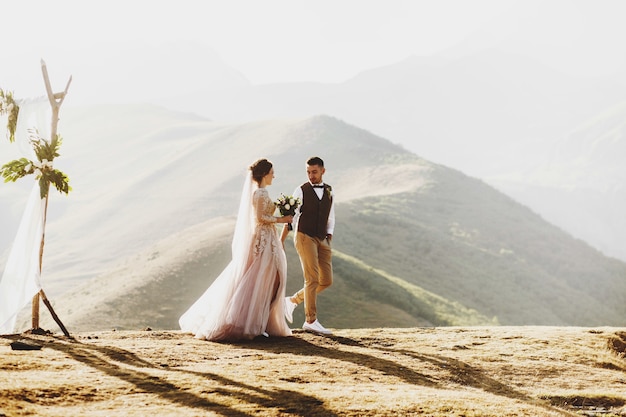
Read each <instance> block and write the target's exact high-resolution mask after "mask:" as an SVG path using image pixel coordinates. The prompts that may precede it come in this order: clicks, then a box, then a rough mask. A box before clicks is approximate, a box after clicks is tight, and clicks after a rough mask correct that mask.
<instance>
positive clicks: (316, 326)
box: [302, 319, 333, 334]
mask: <svg viewBox="0 0 626 417" xmlns="http://www.w3.org/2000/svg"><path fill="white" fill-rule="evenodd" d="M302 328H303V329H304V330H306V331H307V332H313V333H319V334H333V332H331V331H330V330H328V329H326V328H324V326H322V323H320V322H319V321H317V319H316V320H315V321H314V322H313V323H307V322H306V321H305V322H304V324H303V325H302Z"/></svg>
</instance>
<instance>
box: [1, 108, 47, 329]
mask: <svg viewBox="0 0 626 417" xmlns="http://www.w3.org/2000/svg"><path fill="white" fill-rule="evenodd" d="M18 104H19V106H20V112H19V115H18V120H17V127H16V129H15V142H16V144H17V145H18V148H19V150H20V153H21V154H22V156H23V157H25V158H27V159H29V160H31V161H33V160H35V158H36V157H35V152H34V150H33V148H32V145H31V143H30V141H29V133H28V130H29V129H37V131H38V132H39V136H41V137H43V138H48V135H49V127H48V123H49V122H50V114H51V109H50V103H49V101H48V98H47V97H41V98H36V99H29V100H23V101H21V102H19V103H18ZM7 162H8V161H7ZM29 177H30V178H31V180H32V179H34V177H32V176H29ZM29 177H26V178H25V179H24V181H27V180H28V178H29ZM44 204H45V201H44V200H42V199H41V197H40V192H39V184H38V182H37V181H35V183H34V185H33V190H32V191H31V193H30V196H29V198H28V202H27V204H26V209H25V210H24V214H23V215H22V220H21V222H20V225H19V228H18V231H17V236H16V238H15V240H14V241H13V245H12V247H11V252H10V253H9V257H8V259H7V263H6V266H5V268H4V273H3V274H2V278H1V279H0V334H11V333H13V332H14V331H15V322H16V320H17V315H18V313H19V312H20V310H21V309H22V308H24V306H26V305H27V304H28V303H29V302H30V301H31V300H32V298H33V296H35V294H37V293H38V292H39V290H41V276H40V274H41V271H40V270H39V250H40V246H41V239H42V237H43V232H44V230H43V227H44V225H43V217H44V210H45V207H44Z"/></svg>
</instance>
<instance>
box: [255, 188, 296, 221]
mask: <svg viewBox="0 0 626 417" xmlns="http://www.w3.org/2000/svg"><path fill="white" fill-rule="evenodd" d="M253 204H254V208H255V212H256V219H257V221H258V222H259V223H289V222H291V220H292V219H293V217H292V216H282V217H276V216H271V215H268V214H266V213H268V212H269V210H267V207H268V206H270V205H271V206H274V203H273V202H272V200H271V199H270V198H269V196H268V195H267V194H266V195H263V193H262V192H261V190H260V189H259V190H256V191H255V192H254V197H253Z"/></svg>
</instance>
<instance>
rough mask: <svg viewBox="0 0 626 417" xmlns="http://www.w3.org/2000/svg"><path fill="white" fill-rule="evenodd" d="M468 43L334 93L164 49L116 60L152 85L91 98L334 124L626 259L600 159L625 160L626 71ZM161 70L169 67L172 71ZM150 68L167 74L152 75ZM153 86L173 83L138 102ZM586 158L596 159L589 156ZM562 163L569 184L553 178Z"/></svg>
mask: <svg viewBox="0 0 626 417" xmlns="http://www.w3.org/2000/svg"><path fill="white" fill-rule="evenodd" d="M476 42H479V41H475V40H473V39H468V40H467V42H466V43H465V44H463V45H459V46H457V47H455V48H452V49H450V50H447V51H444V52H442V53H439V54H437V55H432V56H427V57H424V56H413V57H410V58H407V59H406V60H404V61H401V62H398V63H395V64H392V65H388V66H384V67H380V68H374V69H370V70H367V71H364V72H362V73H360V74H357V75H355V76H354V77H353V78H351V79H348V80H346V81H344V82H341V83H335V84H332V83H327V84H324V83H285V84H267V85H251V84H250V83H249V82H247V81H246V80H245V78H243V77H242V76H241V74H240V73H239V72H238V71H236V70H235V69H232V68H229V67H228V66H227V65H225V64H224V62H222V61H221V60H220V59H219V57H217V56H215V54H212V53H211V51H210V50H207V49H206V48H201V47H199V46H198V45H196V47H195V48H192V47H189V45H186V46H181V45H177V46H176V47H172V48H170V49H166V50H164V51H161V52H162V53H161V54H159V55H158V60H157V58H156V55H157V51H148V52H144V54H147V55H139V53H137V55H136V56H135V57H132V56H131V57H125V58H124V60H120V61H119V62H120V63H123V64H124V67H126V66H127V64H128V63H129V62H137V64H135V65H132V67H141V68H143V67H142V66H141V65H140V64H139V63H140V62H157V63H158V64H159V65H153V66H151V67H150V70H149V71H148V69H146V74H151V75H150V76H149V77H138V76H137V77H136V78H135V79H136V80H137V82H135V83H134V84H133V87H132V88H131V89H130V90H129V91H123V90H122V89H121V88H120V87H119V86H120V85H125V84H124V83H123V82H121V81H120V79H121V76H120V78H117V79H116V78H113V79H111V80H109V81H107V83H106V85H104V86H102V87H101V89H102V94H101V95H99V96H100V97H102V98H108V100H133V101H141V100H145V101H149V102H151V103H154V104H157V105H161V106H165V107H167V108H170V109H173V110H177V111H183V112H190V113H194V114H198V115H200V116H202V117H206V118H209V119H212V120H219V121H224V122H228V123H244V122H248V121H254V120H268V119H269V120H271V119H283V118H307V117H312V116H315V115H318V114H328V115H332V116H333V117H337V118H339V119H341V120H343V121H345V122H347V123H350V124H352V125H354V126H359V127H361V128H364V129H367V130H368V131H370V132H372V133H374V134H377V135H379V136H381V137H385V138H389V139H390V140H392V141H393V142H394V143H397V144H400V145H402V146H403V147H404V148H406V149H407V150H409V151H412V152H414V153H415V154H417V155H420V156H421V157H423V158H425V159H428V160H430V161H433V162H436V163H440V164H443V165H445V166H448V167H452V168H454V169H458V170H460V171H462V172H464V173H466V174H468V175H470V176H473V177H477V178H480V179H482V180H484V181H486V182H487V183H489V184H490V185H492V186H495V187H497V188H498V189H499V190H501V191H504V192H505V193H507V194H508V195H510V196H511V197H513V198H515V199H516V200H517V201H519V202H520V203H522V204H524V205H527V206H529V207H531V208H532V209H533V210H535V211H536V212H538V213H539V214H540V215H541V216H543V217H544V218H546V219H547V220H548V221H550V222H551V223H554V224H556V225H558V226H559V227H561V228H563V229H565V230H566V231H568V232H569V233H571V234H572V235H573V236H575V237H577V238H580V239H583V240H585V241H586V242H588V243H590V244H591V245H593V246H594V247H595V248H596V249H599V250H601V251H602V252H603V253H604V254H605V255H608V256H612V257H616V258H618V259H621V260H626V245H624V244H623V236H624V235H626V226H624V223H623V221H620V220H619V219H618V220H617V221H615V215H613V214H610V213H607V211H606V210H605V209H603V208H607V207H611V209H610V211H611V213H622V212H624V211H625V210H626V191H625V190H624V175H626V174H625V173H626V170H624V169H623V167H622V164H621V162H619V161H617V160H616V159H614V158H604V159H599V158H598V155H601V154H605V155H610V154H613V155H619V154H620V152H621V154H623V151H624V149H625V147H626V137H625V136H624V131H623V130H622V129H620V128H619V126H618V125H617V124H616V123H619V122H618V121H619V120H620V119H619V117H620V114H623V108H624V103H625V102H626V82H625V81H624V80H626V69H623V70H622V71H621V72H616V73H613V74H608V75H604V76H599V75H593V76H592V75H581V74H579V73H577V72H576V71H575V70H571V71H566V70H565V69H564V68H557V67H555V66H554V65H551V64H552V62H551V60H550V59H549V58H544V59H542V58H541V57H538V56H533V55H531V54H530V53H529V52H528V50H529V49H530V47H529V46H528V45H524V44H522V45H520V44H519V43H520V42H518V43H517V44H512V43H497V42H493V41H492V44H491V45H489V46H486V47H482V48H477V47H476V45H475V43H476ZM480 42H483V43H484V42H485V40H484V39H483V40H481V41H480ZM183 52H186V53H183ZM141 57H143V58H141ZM112 61H114V60H112ZM166 62H178V63H179V64H178V66H177V70H174V69H171V68H170V67H168V66H167V65H166ZM157 68H169V69H168V70H167V71H166V70H165V69H164V70H163V72H162V73H161V74H160V76H159V73H158V70H157ZM176 71H178V72H176ZM118 72H119V71H118ZM155 72H156V74H155ZM112 73H113V74H115V73H116V72H115V71H113V72H112ZM174 74H186V76H185V77H180V75H179V76H176V77H175V76H174ZM202 74H205V76H202ZM159 78H161V79H170V80H171V79H176V80H177V82H176V83H175V85H169V88H164V89H162V90H158V92H155V91H151V93H150V94H148V93H144V94H141V91H142V90H141V89H143V90H146V91H147V90H149V89H150V86H153V85H158V82H157V81H156V80H158V79H159ZM116 80H117V81H116ZM91 81H92V84H93V83H95V80H91ZM100 84H101V83H100ZM131 92H134V94H130V93H131ZM607 121H609V123H608V124H607V123H606V122H607ZM581 132H586V133H585V134H583V133H581ZM574 137H575V139H571V138H574ZM599 137H605V138H606V137H610V138H611V139H610V140H598V138H599ZM569 144H572V146H578V147H577V148H576V149H578V150H579V152H578V153H577V154H576V155H574V154H572V153H571V152H568V151H567V150H566V149H567V146H569ZM591 149H593V150H594V151H593V154H594V156H592V155H591V153H587V152H586V151H588V150H591ZM564 150H565V152H564ZM615 152H617V153H615ZM564 158H570V159H569V161H566V160H565V159H564ZM572 164H573V165H574V166H572ZM566 165H568V168H572V167H573V168H574V169H575V172H576V174H575V175H567V174H565V175H553V174H554V171H555V170H559V169H564V168H565V166H566ZM564 172H566V171H564ZM599 172H602V173H606V174H608V176H605V175H602V176H600V175H598V173H599ZM546 176H547V177H549V180H547V177H546ZM580 178H585V181H584V182H579V181H578V180H579V179H580ZM591 179H595V181H593V182H592V181H591ZM615 183H617V185H616V186H614V185H613V184H615ZM546 196H548V197H546ZM550 196H552V197H554V198H551V197H550ZM557 196H558V197H557ZM599 208H600V209H599ZM618 217H619V218H621V216H619V215H618Z"/></svg>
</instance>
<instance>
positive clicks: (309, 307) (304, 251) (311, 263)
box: [292, 232, 333, 323]
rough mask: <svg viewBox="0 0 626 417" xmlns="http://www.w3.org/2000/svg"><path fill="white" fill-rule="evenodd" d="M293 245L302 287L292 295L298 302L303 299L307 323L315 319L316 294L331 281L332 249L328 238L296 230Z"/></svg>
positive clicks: (328, 285) (329, 284)
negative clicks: (300, 271) (300, 270)
mask: <svg viewBox="0 0 626 417" xmlns="http://www.w3.org/2000/svg"><path fill="white" fill-rule="evenodd" d="M295 246H296V251H297V252H298V255H299V256H300V264H301V265H302V274H303V275H304V287H303V288H302V289H301V290H300V291H298V292H297V293H295V294H294V295H293V296H292V299H293V300H295V301H296V302H297V303H298V304H300V303H301V302H303V301H304V314H305V316H306V321H307V322H309V323H312V322H314V321H315V320H316V319H317V294H318V293H320V292H322V291H324V290H325V289H326V288H328V287H330V286H331V284H332V283H333V264H332V256H331V254H332V250H331V246H330V242H329V241H328V239H320V238H317V237H311V236H308V235H305V234H304V233H301V232H296V236H295Z"/></svg>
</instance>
